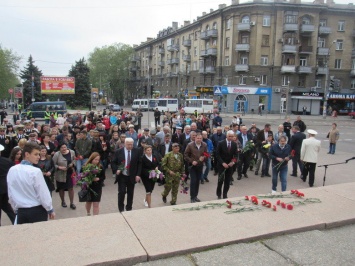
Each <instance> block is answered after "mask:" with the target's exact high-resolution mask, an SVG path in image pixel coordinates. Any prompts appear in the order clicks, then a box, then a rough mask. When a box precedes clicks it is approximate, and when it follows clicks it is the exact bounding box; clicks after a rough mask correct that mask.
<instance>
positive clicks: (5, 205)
mask: <svg viewBox="0 0 355 266" xmlns="http://www.w3.org/2000/svg"><path fill="white" fill-rule="evenodd" d="M1 211H4V212H5V213H6V214H7V216H8V217H9V219H10V221H11V223H12V224H14V221H15V216H16V215H15V212H14V210H13V209H12V207H11V205H10V203H9V197H8V195H7V193H4V194H0V226H1Z"/></svg>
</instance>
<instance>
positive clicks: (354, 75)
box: [350, 69, 355, 77]
mask: <svg viewBox="0 0 355 266" xmlns="http://www.w3.org/2000/svg"><path fill="white" fill-rule="evenodd" d="M350 77H355V69H352V70H350Z"/></svg>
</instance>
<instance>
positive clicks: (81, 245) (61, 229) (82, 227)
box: [0, 213, 147, 265]
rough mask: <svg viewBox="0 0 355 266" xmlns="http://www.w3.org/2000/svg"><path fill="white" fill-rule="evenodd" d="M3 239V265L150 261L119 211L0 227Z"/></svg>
mask: <svg viewBox="0 0 355 266" xmlns="http://www.w3.org/2000/svg"><path fill="white" fill-rule="evenodd" d="M0 239H2V241H1V242H0V250H1V252H0V261H1V265H88V264H95V263H106V264H121V265H125V264H126V265H132V264H134V263H138V262H142V261H146V260H147V255H146V252H145V251H144V249H143V248H142V246H141V245H140V243H139V241H138V240H137V238H136V237H135V235H134V234H133V232H132V231H131V229H130V227H129V225H128V224H127V223H126V221H125V220H124V218H123V217H122V215H120V214H118V213H116V214H108V215H102V216H90V217H81V218H75V219H65V220H57V221H50V222H44V223H36V224H24V225H16V226H10V227H8V226H7V227H4V228H0ZM4 239H6V241H3V240H4Z"/></svg>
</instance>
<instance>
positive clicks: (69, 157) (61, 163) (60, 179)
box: [53, 142, 76, 210]
mask: <svg viewBox="0 0 355 266" xmlns="http://www.w3.org/2000/svg"><path fill="white" fill-rule="evenodd" d="M58 148H59V151H57V152H56V153H55V154H54V156H53V163H54V168H55V172H54V178H55V180H56V183H57V190H56V191H57V192H59V196H60V199H61V200H62V207H63V208H66V207H67V204H66V203H65V199H64V195H65V191H68V194H69V200H70V208H71V209H73V210H75V209H76V206H75V205H74V203H73V201H74V190H73V180H72V174H73V172H74V171H75V168H74V167H75V152H74V151H73V150H69V149H68V147H67V144H66V143H65V142H63V143H60V144H59V145H58Z"/></svg>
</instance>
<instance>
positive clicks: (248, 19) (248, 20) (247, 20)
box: [242, 16, 250, 24]
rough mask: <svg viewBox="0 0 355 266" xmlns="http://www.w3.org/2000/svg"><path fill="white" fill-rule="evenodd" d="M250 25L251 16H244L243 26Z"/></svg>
mask: <svg viewBox="0 0 355 266" xmlns="http://www.w3.org/2000/svg"><path fill="white" fill-rule="evenodd" d="M249 23H250V17H249V16H243V17H242V24H249Z"/></svg>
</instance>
